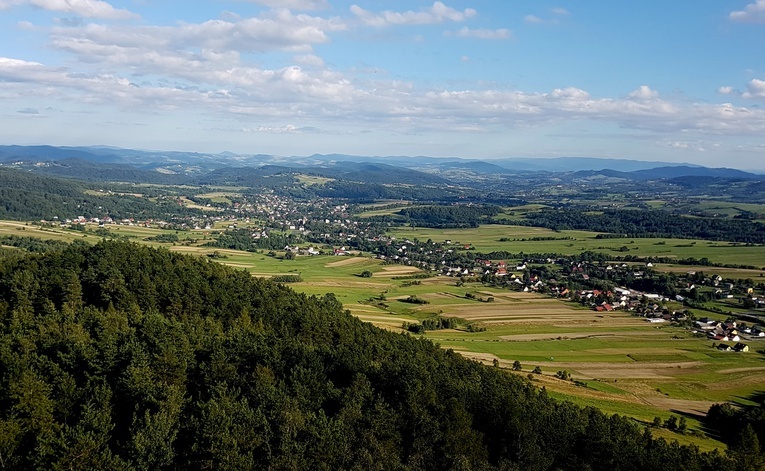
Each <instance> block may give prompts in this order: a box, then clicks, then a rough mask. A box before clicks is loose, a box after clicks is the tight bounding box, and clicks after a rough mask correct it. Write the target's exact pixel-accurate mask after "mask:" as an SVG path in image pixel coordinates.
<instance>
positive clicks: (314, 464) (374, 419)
mask: <svg viewBox="0 0 765 471" xmlns="http://www.w3.org/2000/svg"><path fill="white" fill-rule="evenodd" d="M751 442H752V440H751V439H748V441H746V443H751ZM733 463H734V462H733V461H732V460H730V459H729V458H727V457H725V456H723V455H720V454H702V453H700V452H699V451H698V450H697V449H695V448H690V447H681V446H679V445H677V444H676V443H667V442H665V441H664V440H653V439H652V438H651V436H650V433H644V432H642V431H641V429H640V428H639V427H638V426H637V425H635V423H634V422H632V421H630V420H627V419H625V418H623V417H619V416H612V417H608V416H606V415H604V414H603V413H602V412H600V411H598V410H596V409H592V408H586V409H582V408H580V407H577V406H575V405H572V404H570V403H565V402H563V403H560V402H556V401H554V400H552V399H550V398H549V397H547V395H546V393H545V392H544V391H543V390H542V391H540V390H538V389H537V388H535V387H534V386H532V385H531V384H530V383H528V382H527V381H526V380H524V379H521V378H517V377H513V376H510V375H507V374H506V373H504V372H503V371H502V370H501V369H499V368H491V367H486V366H484V365H481V364H479V363H476V362H471V361H468V360H465V359H464V358H462V357H461V356H459V355H458V354H456V353H454V352H453V351H448V350H443V349H441V348H439V347H437V346H436V345H434V344H432V343H431V342H429V341H426V340H421V339H416V338H412V337H410V336H408V335H401V334H394V333H391V332H386V331H382V330H379V329H377V328H375V327H373V326H371V325H369V324H365V323H363V322H361V321H359V320H358V319H356V318H354V317H352V316H351V315H350V314H349V313H347V312H343V310H342V305H341V303H340V302H339V301H338V300H337V299H336V298H335V297H334V296H333V295H331V294H329V295H326V296H323V297H307V296H305V295H301V294H297V293H295V292H293V291H292V290H290V289H288V288H286V287H284V286H281V285H279V284H276V283H273V282H270V281H267V280H262V279H257V278H253V277H251V276H250V275H249V274H248V273H247V272H245V271H234V270H232V269H230V268H227V267H224V266H222V265H219V264H216V263H213V262H211V261H209V259H208V258H207V257H198V258H193V257H188V256H182V255H178V254H173V253H170V252H169V251H167V250H154V249H150V248H147V247H142V246H138V245H135V244H129V243H123V242H111V241H103V242H101V243H99V244H97V245H95V246H85V245H83V244H81V245H77V246H71V247H68V248H66V249H64V250H62V251H58V252H51V253H49V254H47V255H28V256H26V257H9V258H6V259H3V260H0V467H2V468H3V469H14V470H21V469H110V470H111V469H146V470H149V469H150V470H158V469H179V470H180V469H221V470H225V469H274V470H280V469H327V470H329V469H364V470H366V469H400V470H405V469H413V470H414V469H478V470H485V469H503V470H521V469H523V470H526V469H528V470H633V469H640V470H646V471H649V470H676V469H684V470H729V469H734V467H733ZM741 469H745V468H741Z"/></svg>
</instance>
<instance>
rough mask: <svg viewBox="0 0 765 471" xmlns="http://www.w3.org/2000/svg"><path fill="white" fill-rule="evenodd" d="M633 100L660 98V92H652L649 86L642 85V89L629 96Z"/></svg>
mask: <svg viewBox="0 0 765 471" xmlns="http://www.w3.org/2000/svg"><path fill="white" fill-rule="evenodd" d="M629 97H630V98H632V99H633V100H652V99H654V98H658V97H659V92H657V91H655V90H651V87H649V86H648V85H641V86H640V88H638V89H637V90H634V91H633V92H631V93H630V94H629Z"/></svg>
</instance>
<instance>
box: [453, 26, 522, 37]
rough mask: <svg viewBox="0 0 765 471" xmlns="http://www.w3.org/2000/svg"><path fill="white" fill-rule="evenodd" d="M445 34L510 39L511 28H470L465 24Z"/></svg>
mask: <svg viewBox="0 0 765 471" xmlns="http://www.w3.org/2000/svg"><path fill="white" fill-rule="evenodd" d="M444 36H456V37H459V38H475V39H510V36H511V34H510V30H509V29H505V28H500V29H470V28H468V27H467V26H463V27H462V28H460V29H458V30H457V31H446V32H445V33H444Z"/></svg>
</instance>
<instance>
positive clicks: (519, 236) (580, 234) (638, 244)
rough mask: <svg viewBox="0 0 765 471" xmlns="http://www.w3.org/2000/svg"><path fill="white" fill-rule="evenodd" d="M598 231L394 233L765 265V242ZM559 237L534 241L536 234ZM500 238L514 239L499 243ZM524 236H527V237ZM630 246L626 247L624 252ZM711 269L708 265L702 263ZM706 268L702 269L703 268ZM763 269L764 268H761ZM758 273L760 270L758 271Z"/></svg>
mask: <svg viewBox="0 0 765 471" xmlns="http://www.w3.org/2000/svg"><path fill="white" fill-rule="evenodd" d="M597 234H598V233H597V232H586V231H553V230H550V229H544V228H540V227H526V226H507V225H499V224H487V225H482V226H480V227H478V228H470V229H428V228H421V227H415V228H405V227H401V228H397V229H395V230H394V231H392V235H394V236H395V237H397V238H409V239H414V238H417V239H420V240H427V239H432V240H434V241H444V240H451V241H452V242H453V244H454V245H455V246H457V245H460V244H468V243H471V244H473V246H475V248H476V250H477V251H479V252H492V251H499V250H506V251H508V252H512V253H520V252H524V253H561V254H565V255H574V254H578V253H581V252H583V251H586V250H591V251H594V252H602V253H610V254H613V255H614V256H625V255H637V256H646V257H647V256H655V257H668V258H678V259H682V258H690V257H693V258H696V259H701V258H704V257H706V258H708V259H709V260H710V261H712V262H715V263H723V264H747V265H754V266H757V267H765V246H747V245H744V244H736V243H729V242H716V241H707V240H691V239H665V238H651V239H648V238H646V239H640V238H634V239H632V238H624V239H597V238H596V236H597ZM540 237H545V238H553V239H555V240H529V239H533V238H540ZM500 239H509V240H508V241H506V242H500ZM524 239H525V240H524ZM622 247H626V248H627V250H626V251H622ZM703 268H706V267H703ZM699 269H701V268H699ZM758 273H759V272H758ZM758 276H759V275H758Z"/></svg>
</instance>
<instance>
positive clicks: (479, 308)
mask: <svg viewBox="0 0 765 471" xmlns="http://www.w3.org/2000/svg"><path fill="white" fill-rule="evenodd" d="M210 196H212V195H210ZM109 230H110V231H111V232H112V233H113V234H117V235H121V236H124V237H129V238H131V239H132V240H135V241H137V242H141V243H146V244H150V245H153V246H163V247H166V248H168V249H169V250H173V251H178V252H183V253H189V254H195V255H200V256H205V255H210V254H213V253H214V252H217V256H218V258H216V259H217V260H218V261H219V262H221V263H224V264H226V265H230V266H232V267H235V268H238V269H245V270H247V271H249V272H250V273H252V274H253V275H254V276H274V275H300V278H301V280H302V281H300V282H297V283H291V284H290V286H291V287H293V288H294V289H296V290H298V291H301V292H305V293H306V294H309V295H311V294H324V293H327V292H332V293H334V294H335V296H336V297H337V298H338V299H339V300H340V301H341V302H342V303H343V304H344V306H345V308H346V309H348V310H349V311H350V312H351V313H352V314H353V315H355V316H357V317H359V318H360V319H362V320H364V321H368V322H372V323H374V324H376V325H378V326H380V327H383V328H386V329H390V330H394V331H403V329H402V325H403V324H404V323H405V322H417V321H421V320H423V319H427V318H434V317H436V316H443V317H456V318H458V319H459V320H460V328H458V329H449V330H436V331H428V332H427V333H426V334H425V336H426V337H427V338H429V339H432V340H433V341H435V342H437V343H439V344H440V345H441V346H443V347H444V348H450V349H453V350H455V351H458V352H460V353H461V354H463V355H464V356H466V357H469V358H473V359H476V360H478V361H482V362H486V363H487V364H496V365H498V366H499V367H503V368H507V369H508V370H511V369H512V366H513V364H514V362H516V361H518V362H520V365H521V369H520V371H518V372H516V374H523V375H530V377H531V378H532V379H533V381H535V382H536V383H537V384H539V385H540V386H544V387H545V388H546V389H547V390H548V391H549V393H550V394H551V395H554V396H557V397H560V398H563V399H568V400H572V401H574V402H577V403H580V404H583V405H595V406H597V407H599V408H602V409H603V410H605V411H607V412H613V413H620V414H624V415H629V416H632V417H635V418H636V419H637V420H641V421H645V422H647V423H648V422H651V421H652V419H653V418H654V417H655V416H659V417H662V418H664V419H666V418H668V417H669V416H670V415H671V414H675V415H684V416H685V417H687V419H688V424H689V427H690V429H691V430H693V429H699V428H700V423H699V422H698V417H699V416H700V415H702V414H704V413H705V412H706V411H707V410H708V408H709V407H710V405H712V404H714V403H716V402H721V401H734V402H739V403H752V402H753V400H754V398H755V397H756V396H757V395H759V394H762V393H763V391H765V376H763V373H765V355H764V354H763V353H760V352H761V351H765V340H762V341H754V342H751V351H750V352H747V353H734V352H720V351H718V350H716V349H715V348H713V347H712V342H711V341H708V340H706V339H705V338H704V337H701V338H699V337H696V336H694V335H693V334H692V333H691V332H689V331H688V330H685V329H683V328H680V327H674V326H671V325H669V324H660V325H658V326H657V325H656V324H649V323H647V322H645V320H644V319H642V318H639V317H636V316H633V315H631V314H630V313H624V312H618V311H613V312H596V311H593V310H589V309H585V308H582V307H579V306H578V305H575V304H573V303H570V302H566V301H563V300H558V299H553V298H550V297H546V296H543V295H538V294H533V293H523V292H515V291H509V290H502V289H498V288H489V287H487V286H484V285H482V284H481V283H476V282H466V283H464V284H461V285H460V286H458V284H457V283H456V281H457V280H456V279H454V278H449V277H444V276H436V277H431V278H424V279H420V278H415V277H414V276H413V275H416V274H417V273H419V272H420V270H418V269H417V268H414V267H410V266H405V265H385V264H383V263H382V262H381V261H380V260H376V259H374V258H372V257H370V256H368V255H364V254H358V255H354V256H350V257H336V256H330V255H322V256H313V257H309V256H298V257H297V258H295V259H294V260H287V259H284V258H282V257H280V256H276V257H273V256H268V255H266V254H264V253H251V252H242V251H235V250H225V249H216V248H214V247H205V246H202V243H203V242H205V239H208V238H209V237H208V236H209V234H208V233H207V232H205V231H188V232H182V233H179V234H178V235H179V237H180V239H181V240H182V241H183V240H184V239H188V241H187V242H186V244H187V245H182V244H181V245H172V244H167V243H164V244H162V243H158V242H149V241H145V240H143V239H145V238H147V237H151V236H154V235H157V234H161V233H166V232H167V231H164V232H163V231H161V230H160V229H155V228H139V227H131V226H119V227H109ZM8 234H13V235H19V236H32V237H39V238H43V239H55V240H64V241H72V240H86V241H91V242H96V241H97V240H99V237H98V236H96V235H94V234H93V233H92V232H88V233H82V232H76V231H70V230H63V229H48V228H45V229H41V228H39V227H35V226H31V225H25V224H24V223H18V222H9V221H5V222H0V235H8ZM395 235H396V236H397V237H399V238H419V239H428V238H432V239H434V240H444V239H452V240H454V241H455V242H456V241H459V242H462V243H471V244H473V245H474V246H475V247H476V249H477V250H480V251H491V250H508V251H511V252H527V253H530V252H560V253H577V252H580V251H582V250H599V251H603V249H602V248H601V247H603V246H612V245H613V246H621V245H624V244H629V245H628V246H629V248H630V253H632V254H635V255H659V256H668V253H669V254H671V255H672V256H674V257H679V258H684V257H707V258H709V259H710V260H712V261H715V262H720V263H734V262H735V261H744V262H746V263H747V264H754V265H756V266H765V248H763V247H754V246H743V245H739V246H734V245H733V244H726V243H722V242H708V241H687V240H673V239H661V240H659V239H635V240H634V241H631V240H622V239H616V240H614V239H611V240H600V239H595V237H594V236H595V234H593V233H585V232H581V231H563V232H552V231H548V230H546V229H538V228H529V227H514V226H484V227H481V228H477V229H460V230H433V229H419V228H417V229H414V230H412V229H399V230H398V231H396V232H395ZM553 236H554V237H556V238H559V240H542V241H528V240H526V241H524V240H521V239H528V238H531V237H553ZM500 238H506V239H515V240H511V241H506V242H499V239H500ZM564 238H565V239H564ZM660 242H663V243H662V244H660V245H657V244H659V243H660ZM615 253H616V252H615ZM277 255H280V254H277ZM656 268H657V270H665V271H675V270H683V271H687V270H688V267H682V266H672V265H663V266H657V267H656ZM705 270H707V268H706V267H705ZM364 271H370V272H371V273H372V276H371V277H362V276H360V274H361V273H362V272H364ZM708 271H709V272H715V273H717V272H719V273H720V274H722V275H723V276H735V277H740V278H755V277H760V276H762V273H763V272H762V271H761V270H739V269H722V268H720V269H709V270H708ZM468 295H470V296H468ZM412 296H413V297H416V298H417V299H419V300H421V301H422V303H421V304H414V303H411V302H407V299H408V298H410V297H412ZM489 298H491V299H492V300H491V302H488V299H489ZM678 306H679V305H678ZM468 325H472V326H474V327H480V328H479V329H474V330H478V331H473V332H470V331H468V329H466V328H465V327H466V326H468ZM535 367H539V368H540V369H541V371H542V373H541V374H534V373H532V370H534V368H535ZM563 370H565V371H566V372H567V373H569V374H571V376H572V380H571V381H569V380H561V379H558V378H556V377H555V374H556V373H557V372H559V371H563ZM662 433H663V432H662ZM672 438H678V439H681V440H684V441H691V442H693V443H696V444H698V445H699V446H702V447H704V448H712V447H715V446H719V443H718V442H715V441H713V440H711V439H701V438H699V437H690V436H684V437H681V436H675V435H674V434H673V435H672Z"/></svg>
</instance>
